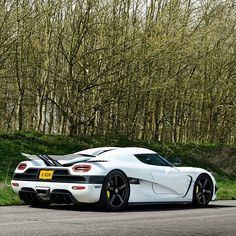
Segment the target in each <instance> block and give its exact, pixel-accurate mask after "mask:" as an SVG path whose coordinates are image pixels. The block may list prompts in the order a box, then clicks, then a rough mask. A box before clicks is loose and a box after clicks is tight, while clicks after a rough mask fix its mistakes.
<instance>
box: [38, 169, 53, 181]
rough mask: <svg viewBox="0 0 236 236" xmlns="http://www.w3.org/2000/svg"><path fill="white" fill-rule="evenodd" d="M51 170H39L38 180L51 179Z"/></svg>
mask: <svg viewBox="0 0 236 236" xmlns="http://www.w3.org/2000/svg"><path fill="white" fill-rule="evenodd" d="M53 172H54V171H53V170H40V173H39V179H52V176H53Z"/></svg>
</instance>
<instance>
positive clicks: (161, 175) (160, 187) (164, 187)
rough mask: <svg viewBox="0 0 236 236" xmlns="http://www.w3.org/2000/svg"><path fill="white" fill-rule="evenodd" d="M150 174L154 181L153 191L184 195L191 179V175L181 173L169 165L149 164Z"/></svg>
mask: <svg viewBox="0 0 236 236" xmlns="http://www.w3.org/2000/svg"><path fill="white" fill-rule="evenodd" d="M151 174H152V176H153V179H154V181H155V186H153V190H154V192H155V193H160V194H170V195H184V194H185V193H186V192H187V190H188V186H189V184H190V181H191V177H190V176H187V175H184V174H182V173H181V172H180V171H179V170H178V169H176V168H175V167H171V166H151Z"/></svg>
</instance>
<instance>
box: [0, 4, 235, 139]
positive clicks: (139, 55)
mask: <svg viewBox="0 0 236 236" xmlns="http://www.w3.org/2000/svg"><path fill="white" fill-rule="evenodd" d="M233 2H234V1H232V0H224V1H221V0H207V1H202V0H187V1H186V0H150V1H142V0H126V1H124V0H115V1H104V0H65V1H64V0H63V1H62V0H57V1H52V0H48V1H41V0H35V1H25V0H24V1H23V0H17V1H13V0H9V1H5V0H0V91H1V92H0V130H1V131H4V132H9V131H15V130H32V131H40V132H43V133H50V134H63V135H67V134H70V135H80V136H83V137H85V136H91V135H110V134H112V135H121V136H127V137H129V138H131V139H137V138H139V139H142V140H153V141H162V142H183V143H189V142H194V143H209V142H214V143H215V142H216V143H235V138H236V136H235V129H236V123H235V120H236V109H235V100H236V93H235V79H236V78H235V76H236V73H235V70H236V67H235V59H236V58H235V57H236V56H235V55H236V53H235V48H236V41H235V23H236V17H235V16H236V14H235V4H234V3H233Z"/></svg>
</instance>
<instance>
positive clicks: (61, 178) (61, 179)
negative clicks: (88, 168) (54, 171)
mask: <svg viewBox="0 0 236 236" xmlns="http://www.w3.org/2000/svg"><path fill="white" fill-rule="evenodd" d="M104 178H105V176H100V175H86V176H75V175H53V179H52V180H43V179H39V178H38V175H34V174H33V175H32V174H24V173H22V174H19V173H15V174H14V176H13V180H18V181H33V182H49V183H50V182H52V183H83V184H102V183H103V180H104Z"/></svg>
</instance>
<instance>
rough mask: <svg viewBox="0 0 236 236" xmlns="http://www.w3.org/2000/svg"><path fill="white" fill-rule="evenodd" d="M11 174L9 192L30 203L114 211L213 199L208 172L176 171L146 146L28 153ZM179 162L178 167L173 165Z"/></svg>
mask: <svg viewBox="0 0 236 236" xmlns="http://www.w3.org/2000/svg"><path fill="white" fill-rule="evenodd" d="M23 155H24V156H25V157H27V158H28V159H29V161H23V162H21V163H20V164H19V165H18V166H17V168H16V170H15V173H14V176H13V179H12V182H11V184H12V188H13V190H14V191H15V192H16V193H17V194H18V195H19V197H20V199H22V200H23V201H24V202H25V203H27V204H31V205H41V204H44V205H47V204H51V203H56V204H77V203H97V205H98V206H100V207H102V209H106V210H110V211H118V210H121V209H123V208H124V207H125V206H126V205H127V204H153V203H193V204H194V205H196V206H200V207H205V206H207V205H208V203H209V202H210V201H211V200H215V199H216V192H217V187H216V181H215V179H214V177H213V176H212V175H211V173H209V172H208V171H206V170H204V169H200V168H192V167H175V166H174V165H173V164H172V163H170V162H169V161H167V160H166V159H164V158H163V157H161V156H160V155H159V154H158V153H156V152H154V151H152V150H149V149H145V148H134V147H128V148H117V147H102V148H93V149H87V150H84V151H80V152H76V153H73V154H70V155H64V156H55V155H50V156H48V155H29V154H24V153H23ZM175 164H179V163H175Z"/></svg>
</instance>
